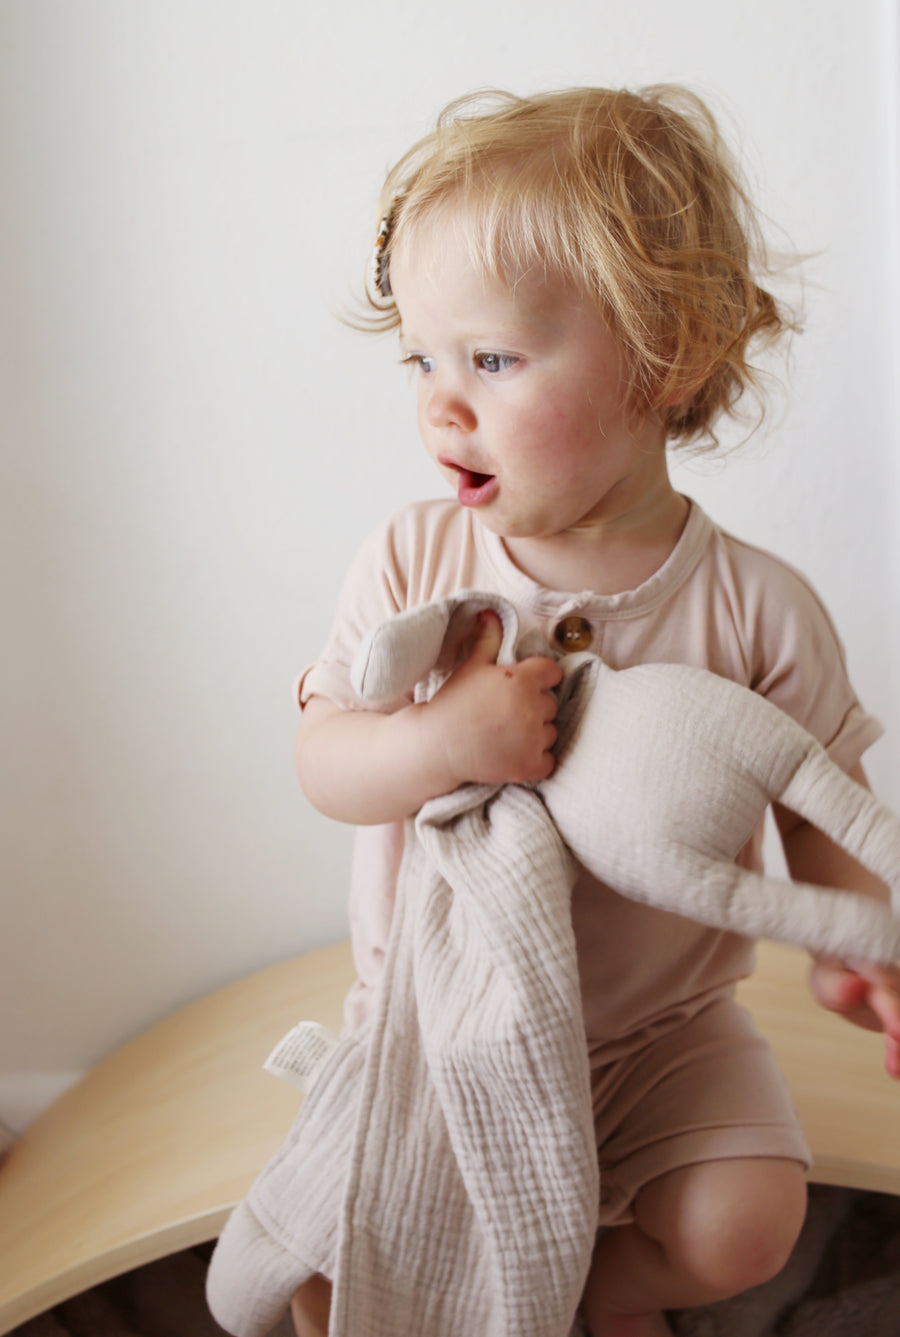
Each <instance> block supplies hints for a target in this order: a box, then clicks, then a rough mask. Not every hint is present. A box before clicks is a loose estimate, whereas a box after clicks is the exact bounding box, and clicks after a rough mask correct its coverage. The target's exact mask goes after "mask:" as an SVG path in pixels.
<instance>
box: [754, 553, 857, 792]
mask: <svg viewBox="0 0 900 1337" xmlns="http://www.w3.org/2000/svg"><path fill="white" fill-rule="evenodd" d="M761 590H762V592H761V596H760V604H759V610H758V616H759V624H758V626H759V629H760V634H759V637H758V645H759V647H760V654H759V657H758V659H757V662H756V665H755V672H754V681H753V682H752V684H751V685H752V686H753V687H754V688H755V690H756V691H758V692H760V693H761V694H762V695H763V696H765V697H766V698H767V699H768V700H770V701H772V702H773V703H774V704H775V705H777V706H779V707H780V708H781V709H782V710H784V711H785V712H786V713H787V714H788V715H791V716H792V717H793V718H794V719H796V720H797V721H798V722H799V723H800V724H802V725H803V727H804V728H805V729H807V730H809V732H810V733H811V734H812V735H813V736H814V737H815V738H817V739H818V740H819V742H820V743H822V745H823V746H824V747H825V748H826V750H827V751H828V753H829V756H830V757H831V758H832V760H833V761H835V762H836V763H837V764H838V765H839V766H841V767H842V768H843V769H845V770H846V769H848V768H849V767H851V766H853V765H854V764H855V763H856V762H858V761H859V759H860V757H861V756H862V754H863V753H864V752H865V750H866V749H867V748H868V747H870V746H871V745H872V743H874V742H875V741H876V740H877V739H878V738H880V737H881V735H882V733H883V729H882V726H881V724H880V723H879V721H878V720H877V719H875V717H874V716H872V715H870V714H869V713H868V712H867V711H866V710H865V709H864V708H863V706H862V705H861V704H860V701H859V699H858V697H857V695H856V693H855V692H854V690H853V687H852V685H851V683H850V679H849V676H848V672H847V662H846V654H845V650H844V646H843V644H842V643H841V640H840V638H839V636H838V633H837V631H836V629H835V626H834V623H833V622H832V620H831V617H830V615H829V613H828V611H827V609H826V608H825V606H824V604H823V603H822V601H821V599H820V598H819V596H818V594H817V593H816V591H815V590H814V589H813V587H812V586H811V585H810V584H809V582H808V581H807V580H806V579H805V577H803V576H802V575H800V573H799V572H797V571H795V570H794V569H793V568H792V567H790V566H787V565H786V564H784V563H781V562H777V561H773V562H772V565H771V567H770V569H769V570H768V571H767V573H766V579H765V582H764V584H763V586H762V587H761Z"/></svg>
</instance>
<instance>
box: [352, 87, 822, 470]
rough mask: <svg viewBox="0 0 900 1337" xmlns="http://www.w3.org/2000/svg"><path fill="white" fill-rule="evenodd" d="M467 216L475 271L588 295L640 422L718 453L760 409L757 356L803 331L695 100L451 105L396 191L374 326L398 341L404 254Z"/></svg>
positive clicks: (638, 97)
mask: <svg viewBox="0 0 900 1337" xmlns="http://www.w3.org/2000/svg"><path fill="white" fill-rule="evenodd" d="M442 212H443V213H446V214H448V215H452V216H453V217H454V218H455V219H456V220H457V221H459V222H461V223H462V225H463V226H464V229H465V233H466V236H467V241H468V245H469V247H470V250H471V255H472V261H473V263H474V264H475V265H476V266H477V267H478V268H479V269H480V271H481V272H483V273H486V274H489V275H491V276H492V277H494V278H497V277H499V278H501V279H503V280H504V281H507V282H509V283H510V284H511V285H512V284H513V283H515V281H516V279H517V278H518V277H520V276H522V275H524V274H525V273H528V272H540V273H543V274H546V275H549V276H558V278H559V279H560V280H561V281H562V282H564V283H569V284H571V285H573V286H574V287H575V288H576V289H578V290H579V291H581V292H582V293H587V294H589V296H590V297H591V298H592V299H593V300H594V301H595V302H596V303H597V306H598V308H599V310H600V312H601V314H602V316H603V318H604V319H605V320H606V322H607V324H608V325H609V327H610V329H611V331H612V333H613V335H614V336H615V337H616V338H617V340H618V341H619V344H620V347H621V348H622V350H623V352H624V355H625V361H626V366H627V369H628V372H627V375H628V387H629V388H628V392H627V399H628V407H629V408H630V409H631V410H633V411H634V412H635V413H637V414H640V415H645V414H647V413H655V414H659V416H660V417H661V419H662V421H663V423H664V426H665V430H666V434H667V439H668V440H670V441H671V442H674V443H678V444H687V443H688V442H697V441H701V440H703V439H704V438H705V439H706V440H708V441H711V442H712V443H713V444H715V441H716V438H715V433H714V431H713V423H714V422H715V420H716V419H717V418H718V417H719V416H720V415H721V414H723V413H727V414H733V413H734V412H735V411H736V406H737V403H738V400H739V399H740V398H741V397H742V395H743V394H744V391H745V390H747V389H748V388H749V389H753V390H754V391H756V392H757V398H759V399H760V405H761V397H760V396H759V393H758V392H759V378H758V373H757V370H756V369H755V368H754V367H752V366H751V364H750V362H749V361H748V354H749V352H750V349H751V345H754V346H755V347H760V346H764V345H766V344H768V343H772V342H774V341H775V340H777V339H778V338H780V337H781V336H782V335H784V334H785V333H786V332H787V331H788V330H790V329H795V328H796V321H795V320H794V318H793V317H792V315H791V313H790V312H789V311H788V310H787V309H786V308H784V307H783V306H782V305H781V304H780V303H779V302H778V301H776V299H775V298H774V297H773V296H772V294H771V293H770V292H769V291H767V290H766V289H765V288H764V287H762V286H760V284H759V283H758V282H757V275H762V276H771V274H772V269H771V267H770V265H769V262H768V260H767V257H766V250H765V246H764V243H763V239H762V234H761V229H760V226H759V224H758V221H757V218H756V215H755V213H754V210H753V207H752V205H751V203H750V200H749V198H748V195H747V192H746V190H745V188H744V186H743V184H742V182H741V179H740V174H739V172H738V170H737V167H736V165H735V163H734V161H733V159H732V157H731V154H730V153H729V151H728V149H727V148H726V146H725V144H724V142H723V140H722V137H721V135H720V133H719V131H718V128H717V126H716V123H715V120H714V118H713V116H712V114H711V112H710V111H709V109H708V108H707V107H706V105H705V104H704V103H703V102H702V101H701V99H700V98H698V97H697V96H696V95H695V94H693V93H691V92H690V91H688V90H687V89H684V88H679V87H675V86H670V85H656V86H653V87H648V88H644V89H640V90H638V91H635V92H630V91H625V90H612V89H605V88H572V89H566V90H562V91H559V92H551V93H546V94H541V95H538V96H535V97H525V98H523V97H515V96H513V95H512V94H510V93H503V92H490V93H477V94H473V95H469V96H467V97H463V98H460V99H459V100H457V101H455V102H453V103H451V104H450V105H449V106H448V107H447V108H446V109H445V110H444V111H443V112H442V113H441V115H440V117H439V119H438V122H437V125H436V127H435V129H434V130H433V131H432V133H430V134H429V135H427V136H426V137H425V138H423V139H422V140H420V141H419V142H418V143H417V144H415V145H414V146H413V148H411V149H410V150H409V152H408V153H407V154H405V155H404V157H403V158H401V159H400V161H399V162H398V163H397V164H396V165H395V166H394V168H393V169H392V170H391V171H390V173H389V174H388V176H387V179H386V181H385V183H384V187H383V190H382V195H381V201H380V216H382V217H384V218H386V219H387V225H386V226H383V227H382V230H381V235H380V236H379V245H378V248H377V251H376V263H375V266H374V268H373V271H372V274H371V275H370V281H369V283H368V285H367V298H368V302H369V307H370V310H369V315H368V316H367V317H365V318H364V320H363V322H362V323H363V324H364V326H365V328H368V329H375V330H386V329H392V328H394V327H396V326H397V325H399V323H400V316H399V313H398V311H397V307H396V305H395V303H394V302H393V299H392V297H391V293H390V257H391V251H392V249H393V248H394V246H395V245H396V244H397V242H398V241H399V240H400V239H401V238H404V239H408V238H409V237H411V236H412V234H413V233H414V231H415V229H416V227H417V226H419V225H420V224H422V223H423V222H426V221H429V220H434V219H435V217H440V214H441V213H442Z"/></svg>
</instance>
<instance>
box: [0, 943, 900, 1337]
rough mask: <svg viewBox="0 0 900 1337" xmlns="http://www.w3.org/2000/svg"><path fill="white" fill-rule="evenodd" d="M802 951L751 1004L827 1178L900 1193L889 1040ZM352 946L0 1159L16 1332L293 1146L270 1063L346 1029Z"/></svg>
mask: <svg viewBox="0 0 900 1337" xmlns="http://www.w3.org/2000/svg"><path fill="white" fill-rule="evenodd" d="M805 976H806V957H805V955H804V954H803V953H800V952H795V951H792V950H791V949H789V948H783V947H779V946H775V945H772V944H765V945H763V946H762V947H761V948H760V963H759V967H758V970H757V973H756V975H755V976H754V978H753V979H752V980H751V981H748V982H747V983H746V984H745V985H743V986H742V988H741V997H742V1000H743V1001H744V1002H745V1004H746V1005H747V1006H749V1007H750V1008H751V1010H752V1011H753V1013H754V1015H755V1016H756V1018H757V1020H758V1022H759V1024H760V1025H761V1027H762V1029H763V1030H764V1031H765V1032H766V1033H767V1034H768V1035H769V1037H770V1039H771V1040H772V1042H773V1044H774V1046H775V1049H776V1052H777V1054H778V1057H779V1060H780V1062H781V1064H782V1068H783V1070H784V1072H785V1074H786V1075H787V1078H788V1081H789V1084H790V1086H791V1090H792V1092H793V1095H794V1099H795V1100H796V1102H797V1106H798V1109H799V1111H800V1114H801V1117H802V1119H803V1123H804V1127H805V1129H806V1133H807V1137H808V1139H809V1141H810V1144H811V1146H812V1148H813V1152H814V1155H815V1158H816V1164H815V1167H814V1169H813V1172H812V1177H813V1178H814V1179H816V1180H818V1181H819V1182H822V1183H830V1184H845V1185H851V1186H855V1187H859V1188H870V1189H878V1190H882V1191H886V1192H892V1193H898V1194H900V1085H898V1084H896V1083H892V1082H891V1080H890V1079H889V1078H888V1077H887V1076H886V1075H885V1074H884V1071H883V1067H882V1042H881V1039H880V1037H878V1036H874V1035H868V1034H864V1033H862V1032H860V1031H858V1030H856V1029H855V1028H852V1027H850V1026H847V1025H846V1024H843V1023H841V1022H839V1021H838V1020H837V1019H835V1018H834V1017H830V1016H828V1015H827V1014H826V1013H824V1012H822V1011H821V1009H819V1008H817V1007H816V1006H815V1004H814V1003H813V1002H812V1000H811V998H810V997H809V994H808V991H807V988H806V983H805ZM351 978H352V968H351V964H350V954H349V949H348V947H347V946H346V944H339V945H338V946H336V947H329V948H325V949H323V950H321V951H318V952H312V953H310V954H309V955H307V956H302V957H298V958H295V959H294V960H292V961H288V962H285V963H284V964H283V965H279V966H273V967H271V968H270V969H269V970H265V971H262V972H260V973H259V974H257V975H253V976H250V978H249V979H245V980H241V981H239V982H238V983H237V984H233V985H231V986H229V987H228V988H226V989H223V990H221V991H220V992H218V993H215V994H213V995H211V996H210V997H208V998H205V999H202V1000H201V1001H200V1002H198V1003H195V1004H193V1005H192V1006H191V1007H188V1008H185V1009H184V1010H183V1011H181V1012H178V1013H176V1014H175V1015H174V1016H172V1017H170V1018H168V1019H167V1020H166V1021H163V1022H161V1023H160V1024H159V1025H157V1026H154V1027H153V1028H152V1029H150V1030H149V1031H147V1032H145V1033H144V1034H143V1035H140V1036H138V1037H137V1038H136V1039H135V1040H133V1041H131V1042H130V1043H129V1044H127V1045H125V1046H124V1047H123V1048H122V1049H121V1050H119V1051H118V1052H117V1053H116V1054H113V1055H112V1056H111V1057H110V1058H109V1059H107V1060H106V1061H105V1062H103V1063H101V1064H100V1065H99V1066H98V1067H97V1068H95V1069H94V1070H93V1071H92V1072H91V1073H89V1074H88V1076H87V1077H85V1078H84V1080H83V1081H82V1082H80V1083H79V1084H78V1085H77V1086H75V1087H73V1088H72V1089H71V1090H70V1091H68V1092H66V1094H65V1095H64V1096H62V1097H61V1099H60V1100H58V1101H57V1102H56V1103H55V1104H54V1105H53V1106H52V1107H51V1108H50V1109H49V1110H48V1111H47V1112H46V1113H45V1114H44V1115H43V1116H42V1117H41V1118H40V1119H39V1120H37V1122H36V1123H35V1124H34V1125H33V1126H32V1127H31V1128H30V1129H29V1131H28V1133H27V1134H26V1135H25V1137H23V1138H22V1139H21V1140H20V1141H19V1142H18V1143H17V1144H16V1146H15V1148H14V1150H13V1152H12V1153H11V1155H10V1156H9V1157H8V1158H7V1160H6V1161H5V1162H4V1163H3V1164H2V1166H0V1333H8V1332H9V1331H10V1329H11V1328H13V1327H15V1326H16V1325H17V1324H19V1323H22V1322H24V1321H25V1319H27V1318H30V1317H32V1315H34V1314H38V1313H41V1312H42V1311H43V1310H45V1309H47V1308H49V1307H50V1306H51V1305H53V1304H55V1303H58V1302H59V1301H60V1300H63V1299H65V1298H67V1297H68V1296H70V1295H74V1294H76V1293H77V1292H79V1291H81V1290H84V1289H86V1288H87V1287H88V1286H92V1285H94V1284H96V1283H97V1282H99V1281H103V1280H106V1279H107V1278H109V1277H111V1276H115V1275H117V1274H118V1273H120V1272H124V1271H127V1270H128V1269H130V1268H133V1267H137V1266H139V1265H141V1264H142V1263H147V1262H151V1261H153V1260H154V1259H156V1258H160V1257H163V1256H164V1255H165V1254H168V1253H173V1252H175V1251H176V1250H178V1249H183V1248H187V1247H189V1246H191V1245H193V1244H198V1243H200V1242H202V1241H203V1240H208V1239H213V1238H214V1237H215V1236H216V1235H217V1234H218V1232H219V1230H220V1229H221V1227H222V1224H223V1222H224V1220H225V1218H226V1216H227V1215H228V1213H229V1211H230V1210H231V1208H232V1207H233V1205H234V1204H235V1203H236V1202H237V1201H238V1200H239V1199H240V1198H241V1197H243V1195H244V1193H245V1192H246V1190H247V1188H248V1187H249V1185H250V1183H251V1181H252V1179H253V1178H254V1176H255V1175H256V1173H257V1172H258V1170H259V1169H260V1168H261V1166H262V1165H263V1164H264V1163H265V1161H266V1160H267V1159H268V1157H269V1156H270V1155H271V1154H272V1152H274V1151H275V1150H276V1148H277V1147H278V1146H279V1145H280V1143H281V1141H282V1139H283V1138H284V1136H285V1133H286V1132H287V1130H288V1128H289V1126H290V1123H291V1121H292V1119H293V1116H294V1114H295V1112H296V1110H297V1108H298V1107H299V1104H300V1097H299V1096H298V1094H297V1093H296V1092H295V1091H293V1090H292V1089H291V1088H290V1087H288V1086H286V1085H285V1084H284V1083H282V1082H279V1081H277V1080H276V1079H275V1078H273V1077H270V1076H269V1075H268V1074H266V1073H264V1072H262V1071H261V1068H260V1065H261V1064H262V1062H263V1061H264V1059H265V1058H266V1057H267V1055H268V1053H269V1051H270V1050H271V1048H272V1046H273V1045H274V1044H275V1042H276V1041H277V1040H278V1039H279V1038H280V1037H281V1035H282V1034H283V1033H284V1032H285V1031H287V1030H288V1029H289V1028H290V1027H291V1026H292V1025H293V1024H294V1023H295V1022H296V1021H298V1020H300V1019H301V1018H306V1017H309V1018H314V1019H316V1020H319V1021H323V1022H324V1023H325V1024H326V1025H330V1026H332V1027H334V1028H335V1029H337V1027H338V1026H339V1024H340V1011H341V1001H342V999H343V995H344V992H345V990H346V988H347V986H348V984H349V982H350V980H351Z"/></svg>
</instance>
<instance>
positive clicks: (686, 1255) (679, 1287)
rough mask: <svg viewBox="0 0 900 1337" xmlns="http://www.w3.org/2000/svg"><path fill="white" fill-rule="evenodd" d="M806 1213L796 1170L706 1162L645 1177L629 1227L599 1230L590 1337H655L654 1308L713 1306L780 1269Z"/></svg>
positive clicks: (764, 1162) (591, 1279)
mask: <svg viewBox="0 0 900 1337" xmlns="http://www.w3.org/2000/svg"><path fill="white" fill-rule="evenodd" d="M805 1211H806V1182H805V1172H804V1169H803V1167H802V1166H801V1165H800V1164H799V1163H798V1162H796V1161H789V1160H783V1159H766V1158H762V1157H753V1158H746V1159H742V1160H729V1161H707V1162H704V1163H701V1164H699V1165H688V1166H684V1167H683V1168H681V1169H678V1170H672V1171H670V1172H669V1173H668V1174H665V1175H662V1176H661V1177H660V1178H659V1179H654V1180H651V1182H650V1183H648V1184H647V1185H645V1187H644V1188H643V1189H642V1190H641V1191H640V1193H639V1194H638V1196H637V1198H636V1199H635V1204H634V1222H633V1223H632V1224H630V1225H626V1226H618V1227H612V1228H611V1229H609V1230H607V1231H605V1232H604V1233H603V1234H602V1235H601V1236H600V1239H599V1241H598V1244H597V1248H596V1251H595V1253H594V1260H593V1263H592V1264H591V1270H590V1274H589V1276H588V1282H587V1287H586V1289H585V1294H584V1315H585V1319H586V1321H587V1324H588V1328H589V1329H590V1332H591V1335H592V1337H657V1335H658V1334H663V1333H666V1332H667V1331H668V1328H667V1327H666V1325H665V1322H664V1320H663V1319H662V1311H663V1310H664V1309H686V1308H690V1307H692V1306H694V1305H701V1304H710V1303H712V1302H713V1301H715V1300H723V1299H725V1298H726V1297H728V1296H730V1295H736V1294H737V1293H738V1292H739V1291H743V1290H747V1289H748V1288H749V1287H750V1286H757V1285H759V1284H760V1283H761V1282H763V1281H767V1280H768V1279H769V1278H770V1277H773V1276H774V1275H775V1274H776V1273H777V1272H779V1271H780V1270H781V1268H782V1267H783V1266H784V1264H785V1263H786V1262H787V1259H788V1256H789V1255H790V1252H791V1250H792V1248H793V1246H794V1244H795V1242H796V1239H797V1236H798V1235H799V1233H800V1228H801V1226H802V1224H803V1218H804V1214H805Z"/></svg>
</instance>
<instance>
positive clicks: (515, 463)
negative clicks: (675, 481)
mask: <svg viewBox="0 0 900 1337" xmlns="http://www.w3.org/2000/svg"><path fill="white" fill-rule="evenodd" d="M391 288H392V291H393V294H394V298H395V300H396V303H397V308H398V310H399V313H400V320H401V335H400V341H401V348H402V350H403V355H404V358H405V360H406V361H407V362H408V363H409V364H410V365H411V366H412V367H413V368H415V373H416V381H417V389H418V420H419V430H420V432H421V435H422V440H423V441H424V443H425V447H426V449H427V450H428V453H429V455H430V456H431V458H432V459H433V460H434V461H435V463H436V464H437V466H438V468H439V469H440V471H441V473H442V474H443V475H444V477H445V478H446V479H447V481H448V482H449V483H450V484H451V486H452V487H453V488H454V490H455V491H456V494H457V496H458V498H459V501H460V503H461V504H462V505H463V506H467V507H471V508H472V509H473V510H474V512H475V514H476V515H477V517H478V519H479V520H480V521H481V522H482V523H483V524H484V525H485V526H486V527H487V528H488V529H490V530H492V531H493V532H494V533H497V534H499V535H501V537H504V538H510V539H516V538H519V539H528V538H545V537H549V536H551V535H559V534H563V533H567V532H570V531H583V530H585V529H586V528H590V527H591V526H599V527H604V526H606V525H607V524H609V523H610V522H614V521H615V520H616V519H617V517H618V516H619V515H621V514H624V513H627V512H629V511H631V510H633V508H634V507H635V505H636V504H639V503H640V501H641V499H642V497H643V496H644V495H645V494H646V493H647V492H648V490H652V489H653V488H654V487H655V485H656V483H657V482H658V476H659V470H660V468H661V469H662V470H663V472H664V471H665V452H664V444H665V443H664V434H663V431H662V428H661V426H660V425H659V423H658V422H656V421H654V420H650V419H643V420H636V419H635V417H634V415H633V414H631V415H630V414H628V412H627V411H626V408H625V403H624V399H625V390H626V385H625V376H624V371H623V362H622V357H621V355H620V352H619V348H618V346H617V344H616V342H615V340H614V339H613V337H612V335H611V334H610V331H609V329H608V328H607V326H606V324H605V323H604V321H603V319H602V318H601V316H600V314H599V312H598V311H597V309H596V307H595V306H594V305H593V303H591V302H590V301H589V300H587V299H586V298H582V297H581V296H580V295H579V294H576V293H574V292H573V291H572V290H571V288H566V287H565V286H563V285H562V284H560V283H558V282H557V283H554V282H553V280H552V276H551V277H550V278H549V279H544V278H543V277H541V278H538V277H533V276H530V275H526V276H524V277H523V278H522V279H520V280H519V281H518V282H517V283H516V284H515V286H514V287H510V286H509V285H507V284H506V283H504V282H502V281H500V280H496V279H492V278H490V277H486V276H484V275H482V274H481V273H480V272H479V271H478V270H477V269H476V268H475V267H474V266H473V264H472V262H471V260H470V257H469V254H468V250H467V247H466V244H465V241H464V239H463V237H462V236H461V235H460V234H459V232H458V231H457V229H456V228H454V227H453V226H448V225H447V224H446V223H442V222H435V223H434V224H431V225H422V226H420V227H419V228H418V229H417V231H416V234H415V236H414V238H413V239H412V240H410V241H409V243H408V244H407V243H406V242H405V241H404V240H403V239H402V238H399V239H398V243H397V245H396V247H395V249H394V251H393V252H392V254H391Z"/></svg>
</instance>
